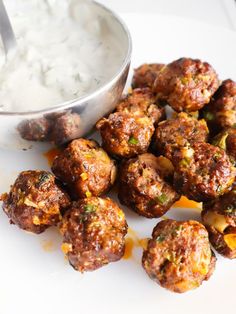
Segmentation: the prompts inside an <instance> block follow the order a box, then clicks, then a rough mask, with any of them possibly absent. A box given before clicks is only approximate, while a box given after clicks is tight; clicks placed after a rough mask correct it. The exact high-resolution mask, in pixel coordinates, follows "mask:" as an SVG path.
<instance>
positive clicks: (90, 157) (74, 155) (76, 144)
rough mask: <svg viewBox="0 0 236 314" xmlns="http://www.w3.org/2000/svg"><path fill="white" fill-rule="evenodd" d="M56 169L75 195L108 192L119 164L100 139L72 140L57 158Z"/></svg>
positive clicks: (77, 196)
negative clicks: (107, 151)
mask: <svg viewBox="0 0 236 314" xmlns="http://www.w3.org/2000/svg"><path fill="white" fill-rule="evenodd" d="M52 171H53V173H54V174H55V175H56V177H57V178H59V179H60V180H61V181H62V182H64V183H65V184H66V185H67V186H68V189H69V191H70V192H71V195H72V196H73V198H74V199H78V198H83V197H90V196H92V195H93V196H99V195H101V194H104V193H105V192H107V191H108V190H109V189H110V188H111V186H112V185H113V183H114V181H115V178H116V165H115V162H114V161H113V160H112V159H110V157H109V156H108V155H107V153H106V152H105V151H104V150H103V149H102V148H101V147H100V146H99V145H98V143H97V142H95V141H93V140H87V139H83V138H80V139H77V140H74V141H72V142H71V143H70V144H69V145H68V146H67V148H66V149H65V150H64V151H62V152H61V154H59V155H58V156H57V157H56V158H55V159H54V161H53V165H52Z"/></svg>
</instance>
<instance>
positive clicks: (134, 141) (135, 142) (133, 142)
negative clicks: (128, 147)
mask: <svg viewBox="0 0 236 314" xmlns="http://www.w3.org/2000/svg"><path fill="white" fill-rule="evenodd" d="M128 142H129V144H132V145H137V144H138V140H137V139H136V138H135V137H133V136H130V138H129V141H128Z"/></svg>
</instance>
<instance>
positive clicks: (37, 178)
mask: <svg viewBox="0 0 236 314" xmlns="http://www.w3.org/2000/svg"><path fill="white" fill-rule="evenodd" d="M2 200H3V210H4V211H5V213H6V214H7V216H8V217H9V218H10V222H11V223H13V224H16V225H17V226H18V227H20V228H21V229H23V230H27V231H30V232H34V233H41V232H43V231H45V230H46V229H47V228H48V227H50V226H53V225H56V224H57V223H58V222H59V221H60V220H61V213H62V212H63V211H64V210H65V209H66V207H68V206H69V204H70V200H69V197H68V195H67V194H66V193H65V192H63V191H62V190H61V189H60V188H59V187H58V186H57V185H56V183H55V177H54V175H53V174H51V173H50V172H47V171H36V170H29V171H23V172H21V173H20V175H19V176H18V178H17V179H16V181H15V183H14V184H13V185H12V186H11V190H10V193H9V194H3V195H2Z"/></svg>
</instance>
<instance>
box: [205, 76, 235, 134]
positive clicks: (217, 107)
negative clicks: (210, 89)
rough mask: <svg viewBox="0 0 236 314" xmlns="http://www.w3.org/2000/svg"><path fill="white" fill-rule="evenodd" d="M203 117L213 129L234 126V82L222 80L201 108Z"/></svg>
mask: <svg viewBox="0 0 236 314" xmlns="http://www.w3.org/2000/svg"><path fill="white" fill-rule="evenodd" d="M203 117H204V119H206V121H207V123H208V125H209V127H210V128H211V129H212V130H213V132H214V131H217V130H218V131H219V130H221V129H224V128H228V127H234V126H236V82H234V81H232V80H230V79H228V80H225V81H223V82H222V84H221V86H220V87H219V89H218V90H217V91H216V93H215V94H214V95H213V98H212V100H211V102H210V103H209V105H207V106H206V107H204V109H203Z"/></svg>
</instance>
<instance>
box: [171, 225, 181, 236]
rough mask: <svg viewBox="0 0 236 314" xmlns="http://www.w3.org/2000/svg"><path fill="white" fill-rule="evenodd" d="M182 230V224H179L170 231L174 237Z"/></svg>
mask: <svg viewBox="0 0 236 314" xmlns="http://www.w3.org/2000/svg"><path fill="white" fill-rule="evenodd" d="M182 230H183V226H182V225H179V226H177V227H176V228H175V229H174V230H173V231H172V235H173V236H174V237H176V236H178V235H180V233H181V231H182Z"/></svg>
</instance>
